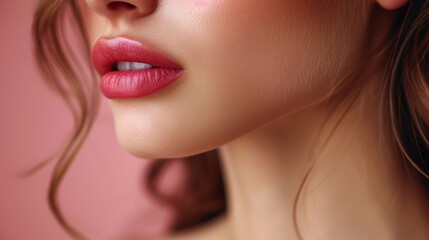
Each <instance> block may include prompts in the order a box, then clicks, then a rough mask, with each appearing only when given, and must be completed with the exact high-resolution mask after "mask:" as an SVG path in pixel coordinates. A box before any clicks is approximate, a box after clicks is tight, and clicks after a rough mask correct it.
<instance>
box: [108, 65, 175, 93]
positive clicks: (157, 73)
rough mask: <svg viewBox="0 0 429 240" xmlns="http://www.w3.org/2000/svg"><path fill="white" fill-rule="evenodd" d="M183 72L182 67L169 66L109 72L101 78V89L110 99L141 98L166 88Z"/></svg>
mask: <svg viewBox="0 0 429 240" xmlns="http://www.w3.org/2000/svg"><path fill="white" fill-rule="evenodd" d="M182 74H183V70H182V69H167V68H152V69H146V70H138V71H114V72H108V73H106V74H105V75H103V77H102V78H101V82H100V89H101V92H102V93H103V94H104V96H106V97H107V98H110V99H115V98H139V97H144V96H147V95H149V94H152V93H155V92H158V91H160V90H162V89H164V88H166V87H167V86H169V85H170V84H172V83H173V82H175V81H176V80H177V79H179V78H180V76H181V75H182Z"/></svg>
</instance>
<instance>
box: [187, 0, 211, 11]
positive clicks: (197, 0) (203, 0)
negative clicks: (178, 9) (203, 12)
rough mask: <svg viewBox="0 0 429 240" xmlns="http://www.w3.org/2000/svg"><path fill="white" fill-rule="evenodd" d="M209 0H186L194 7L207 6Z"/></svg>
mask: <svg viewBox="0 0 429 240" xmlns="http://www.w3.org/2000/svg"><path fill="white" fill-rule="evenodd" d="M208 1H209V0H188V3H189V5H190V6H191V7H192V8H194V9H205V8H207V7H208V6H209V3H208Z"/></svg>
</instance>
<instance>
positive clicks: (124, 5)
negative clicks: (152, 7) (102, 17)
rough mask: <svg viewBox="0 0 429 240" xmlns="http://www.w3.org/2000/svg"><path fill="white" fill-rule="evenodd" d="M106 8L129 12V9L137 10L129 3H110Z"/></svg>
mask: <svg viewBox="0 0 429 240" xmlns="http://www.w3.org/2000/svg"><path fill="white" fill-rule="evenodd" d="M107 7H108V8H109V9H110V10H120V9H125V10H131V9H135V8H137V7H136V6H135V5H133V4H131V3H127V2H122V1H115V2H111V3H109V4H108V5H107Z"/></svg>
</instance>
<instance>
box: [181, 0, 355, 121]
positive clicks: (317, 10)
mask: <svg viewBox="0 0 429 240" xmlns="http://www.w3.org/2000/svg"><path fill="white" fill-rule="evenodd" d="M210 2H211V4H210V5H209V6H205V7H204V8H203V9H198V10H197V11H192V12H189V13H188V16H189V15H190V16H192V17H189V18H187V19H185V18H184V19H185V21H187V22H186V25H187V26H189V28H188V29H186V32H187V34H188V39H189V41H191V42H192V46H193V48H192V49H190V51H191V53H192V55H193V56H194V57H193V58H189V59H190V60H191V62H190V63H189V66H190V67H191V68H192V70H193V72H192V74H193V78H196V79H204V81H201V82H200V83H198V84H200V85H201V86H203V85H204V86H206V88H208V89H210V92H207V94H206V97H210V96H212V97H213V98H217V102H218V103H219V104H222V105H224V106H229V108H235V109H236V110H237V111H241V112H242V111H245V110H246V109H248V111H254V112H255V113H259V114H258V116H259V117H260V118H262V117H264V116H265V117H266V118H273V117H275V116H274V115H281V114H285V113H287V112H290V111H292V110H293V109H298V108H300V107H302V106H303V105H306V104H308V103H309V102H313V101H314V100H316V99H318V98H321V96H322V95H324V94H326V92H327V91H328V88H329V86H330V85H331V82H330V81H331V79H335V77H336V76H334V74H336V73H334V72H333V71H330V69H335V68H338V69H340V68H341V65H342V64H344V62H345V61H344V59H346V58H347V57H348V55H350V52H351V51H350V50H346V51H341V52H340V51H339V49H346V48H344V47H342V46H341V45H342V44H349V43H350V40H349V35H350V34H349V33H348V32H346V31H343V32H338V29H336V28H335V27H332V25H333V22H334V23H335V21H334V20H335V19H334V17H333V16H332V14H331V13H333V12H335V10H333V9H332V6H330V8H329V9H328V7H325V6H323V4H316V5H321V6H313V5H314V3H313V1H305V0H303V1H285V0H266V1H239V0H236V1H231V0H229V1H226V0H218V1H210ZM338 7H339V6H338ZM191 29H193V30H194V31H192V30H191ZM195 29H196V30H197V31H195ZM192 60H195V61H192ZM219 96H222V97H221V100H219ZM223 100H224V101H223ZM229 100H231V101H229ZM227 101H229V102H227ZM258 106H260V108H261V109H257V107H258ZM270 110H271V111H272V112H269V111H270ZM269 114H271V115H269ZM252 119H255V120H257V118H256V117H254V118H252Z"/></svg>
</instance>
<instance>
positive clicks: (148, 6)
mask: <svg viewBox="0 0 429 240" xmlns="http://www.w3.org/2000/svg"><path fill="white" fill-rule="evenodd" d="M86 3H87V4H88V6H89V7H90V8H91V9H93V10H94V11H95V12H97V13H98V14H100V15H102V16H104V17H106V18H108V19H110V20H115V19H117V18H120V17H133V18H139V17H144V16H147V15H150V14H151V13H152V12H154V11H155V9H156V7H157V0H122V1H117V0H86Z"/></svg>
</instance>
